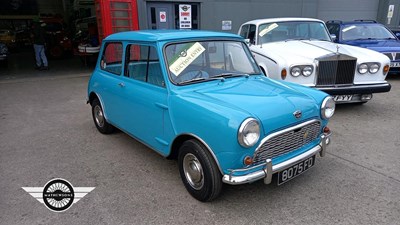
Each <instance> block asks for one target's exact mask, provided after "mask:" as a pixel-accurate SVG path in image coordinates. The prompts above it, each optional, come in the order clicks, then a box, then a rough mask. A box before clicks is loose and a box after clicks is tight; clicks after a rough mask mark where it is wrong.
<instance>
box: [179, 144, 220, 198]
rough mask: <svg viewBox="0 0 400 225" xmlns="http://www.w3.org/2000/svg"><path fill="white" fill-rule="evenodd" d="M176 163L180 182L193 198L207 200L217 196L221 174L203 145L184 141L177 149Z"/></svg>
mask: <svg viewBox="0 0 400 225" xmlns="http://www.w3.org/2000/svg"><path fill="white" fill-rule="evenodd" d="M178 163H179V173H180V175H181V179H182V182H183V184H184V185H185V187H186V189H187V190H188V192H189V193H190V194H191V195H192V196H193V197H194V198H195V199H197V200H199V201H202V202H207V201H211V200H213V199H215V198H216V197H218V195H219V193H220V192H221V189H222V176H221V173H220V172H219V170H218V167H217V165H216V163H215V161H214V158H213V157H212V156H211V154H210V153H209V152H208V150H207V149H206V148H205V147H204V145H202V144H201V143H200V142H198V141H196V140H189V141H186V142H184V143H183V144H182V146H181V147H180V149H179V156H178Z"/></svg>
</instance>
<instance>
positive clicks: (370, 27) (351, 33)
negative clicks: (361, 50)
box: [342, 24, 396, 41]
mask: <svg viewBox="0 0 400 225" xmlns="http://www.w3.org/2000/svg"><path fill="white" fill-rule="evenodd" d="M371 39H396V37H395V36H394V35H393V34H392V33H391V32H390V31H389V30H388V29H386V27H384V26H382V25H380V24H349V25H346V26H344V27H343V29H342V40H343V41H353V40H371Z"/></svg>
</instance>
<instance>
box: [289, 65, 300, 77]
mask: <svg viewBox="0 0 400 225" xmlns="http://www.w3.org/2000/svg"><path fill="white" fill-rule="evenodd" d="M300 74H301V69H300V67H298V66H295V67H292V69H290V75H292V76H294V77H298V76H300Z"/></svg>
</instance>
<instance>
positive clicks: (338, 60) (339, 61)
mask: <svg viewBox="0 0 400 225" xmlns="http://www.w3.org/2000/svg"><path fill="white" fill-rule="evenodd" d="M317 60H318V77H317V86H330V85H348V84H353V80H354V72H355V70H356V63H357V58H354V57H351V56H348V55H343V54H338V55H337V54H335V55H331V56H328V57H323V58H318V59H317Z"/></svg>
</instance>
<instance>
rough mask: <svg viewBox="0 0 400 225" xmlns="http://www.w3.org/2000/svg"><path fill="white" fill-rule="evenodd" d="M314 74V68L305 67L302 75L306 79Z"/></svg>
mask: <svg viewBox="0 0 400 225" xmlns="http://www.w3.org/2000/svg"><path fill="white" fill-rule="evenodd" d="M312 72H313V68H312V67H311V66H305V67H304V68H303V71H302V74H303V76H305V77H309V76H310V75H311V74H312Z"/></svg>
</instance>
